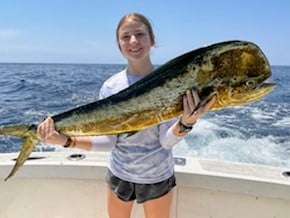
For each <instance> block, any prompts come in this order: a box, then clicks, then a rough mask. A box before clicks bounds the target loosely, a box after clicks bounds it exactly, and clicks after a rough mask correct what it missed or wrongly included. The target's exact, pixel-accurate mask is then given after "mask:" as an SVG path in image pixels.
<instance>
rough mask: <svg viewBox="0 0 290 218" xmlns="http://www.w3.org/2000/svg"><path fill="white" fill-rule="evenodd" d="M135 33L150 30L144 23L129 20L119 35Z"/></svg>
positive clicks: (120, 29)
mask: <svg viewBox="0 0 290 218" xmlns="http://www.w3.org/2000/svg"><path fill="white" fill-rule="evenodd" d="M134 31H148V29H147V27H146V25H145V24H144V23H142V22H140V21H138V20H133V19H127V20H126V21H125V22H124V23H123V24H122V25H121V26H120V28H119V34H122V33H128V32H134Z"/></svg>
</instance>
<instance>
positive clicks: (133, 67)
mask: <svg viewBox="0 0 290 218" xmlns="http://www.w3.org/2000/svg"><path fill="white" fill-rule="evenodd" d="M153 69H154V66H153V64H152V63H151V60H150V59H148V60H146V61H143V62H138V63H137V62H134V63H132V62H128V66H127V73H129V74H131V75H135V76H145V75H147V74H149V73H151V72H152V70H153Z"/></svg>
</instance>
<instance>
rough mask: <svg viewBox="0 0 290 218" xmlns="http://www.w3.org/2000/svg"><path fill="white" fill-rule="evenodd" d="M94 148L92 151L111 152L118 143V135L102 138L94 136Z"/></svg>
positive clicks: (92, 138)
mask: <svg viewBox="0 0 290 218" xmlns="http://www.w3.org/2000/svg"><path fill="white" fill-rule="evenodd" d="M91 141H92V148H91V151H109V150H111V149H112V148H113V147H114V146H115V144H116V142H117V136H116V135H110V136H108V135H101V136H92V137H91Z"/></svg>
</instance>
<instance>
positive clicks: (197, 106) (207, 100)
mask: <svg viewBox="0 0 290 218" xmlns="http://www.w3.org/2000/svg"><path fill="white" fill-rule="evenodd" d="M215 95H217V93H216V92H211V93H210V94H209V95H207V96H206V98H204V99H203V100H201V101H200V102H198V104H197V105H196V107H195V108H194V109H193V111H192V112H191V115H193V114H195V113H196V112H197V111H198V110H199V109H200V108H202V107H204V106H205V105H206V104H207V103H208V102H209V101H210V100H211V99H212V97H213V96H215Z"/></svg>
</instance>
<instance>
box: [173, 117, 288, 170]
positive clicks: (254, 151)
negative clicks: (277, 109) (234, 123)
mask: <svg viewBox="0 0 290 218" xmlns="http://www.w3.org/2000/svg"><path fill="white" fill-rule="evenodd" d="M285 143H287V142H285ZM285 143H284V145H283V143H282V144H281V142H276V139H275V138H274V137H273V136H265V137H261V138H257V137H256V136H250V137H249V136H245V135H243V134H242V133H241V132H240V131H239V129H238V128H237V129H230V128H227V127H222V126H221V127H220V126H218V125H216V124H215V123H213V122H210V121H208V120H200V121H198V123H197V124H196V126H195V127H194V130H193V131H192V132H191V133H190V134H189V135H188V136H187V137H186V138H185V139H184V140H182V141H181V142H180V143H178V144H177V145H176V146H175V147H174V149H173V152H174V154H175V155H178V156H188V157H201V158H209V159H218V160H227V161H234V162H246V163H256V164H263V165H270V166H288V167H290V159H289V158H288V157H289V156H290V149H289V148H290V146H288V149H287V145H286V144H285Z"/></svg>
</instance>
